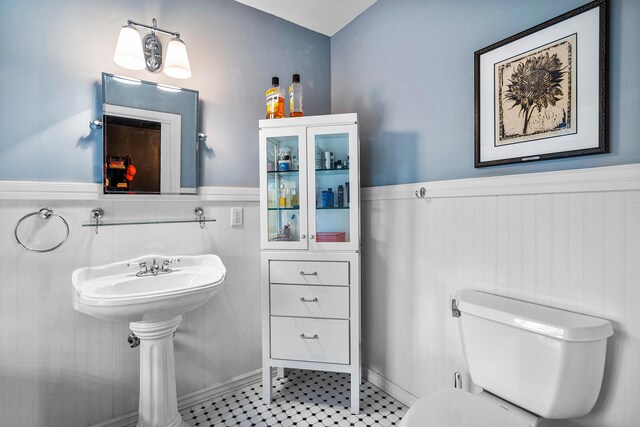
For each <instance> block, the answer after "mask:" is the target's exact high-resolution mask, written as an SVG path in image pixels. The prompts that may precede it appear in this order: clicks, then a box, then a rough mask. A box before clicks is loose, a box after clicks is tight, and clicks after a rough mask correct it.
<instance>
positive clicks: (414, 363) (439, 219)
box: [362, 165, 640, 427]
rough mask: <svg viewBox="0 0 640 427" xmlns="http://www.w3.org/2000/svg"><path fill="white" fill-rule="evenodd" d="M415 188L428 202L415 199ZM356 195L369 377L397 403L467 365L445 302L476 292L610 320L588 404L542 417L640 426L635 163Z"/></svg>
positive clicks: (639, 181)
mask: <svg viewBox="0 0 640 427" xmlns="http://www.w3.org/2000/svg"><path fill="white" fill-rule="evenodd" d="M421 186H424V187H425V188H426V190H427V195H428V196H429V199H427V200H420V199H416V197H415V195H414V192H415V190H417V189H418V188H420V187H421ZM362 199H363V209H362V212H363V218H362V238H363V249H362V267H363V268H362V271H363V277H362V316H363V318H362V325H363V338H362V339H363V343H362V346H363V364H364V365H366V366H367V367H368V369H370V370H371V371H373V373H374V375H371V374H370V375H369V376H370V377H375V378H378V379H379V380H380V381H378V382H379V383H381V385H385V383H387V388H388V389H389V390H390V391H391V392H392V393H393V391H392V389H393V388H396V389H397V390H400V391H401V393H400V394H401V395H402V396H397V397H399V398H403V400H405V401H407V400H412V396H411V395H413V396H416V397H421V396H424V395H426V394H428V393H432V392H434V391H436V390H439V389H442V388H447V387H453V373H454V372H455V371H460V372H463V373H465V372H466V368H465V364H464V361H463V357H462V352H461V351H462V350H461V346H460V342H459V336H458V329H457V323H456V320H455V319H454V318H452V317H451V310H450V302H451V297H452V296H453V294H454V293H455V292H456V291H457V290H458V289H462V288H475V289H481V290H486V291H488V292H492V293H496V294H501V295H506V296H509V297H513V298H520V299H523V300H527V301H532V302H536V303H540V304H545V305H549V306H554V307H558V308H562V309H566V310H571V311H576V312H580V313H585V314H590V315H594V316H598V317H603V318H606V319H609V320H610V321H611V322H612V323H613V326H614V330H615V335H614V336H613V337H612V338H610V339H609V343H608V352H607V364H606V372H605V378H604V383H603V387H602V391H601V394H600V398H599V400H598V402H597V404H596V406H595V408H594V410H593V411H592V413H591V414H589V415H587V416H585V417H583V418H581V419H579V420H567V421H545V423H546V424H544V425H547V426H554V427H555V426H566V427H569V426H578V425H579V426H593V427H596V426H597V427H602V426H607V427H631V426H638V425H640V405H638V402H639V401H640V362H639V361H640V165H630V166H618V167H611V168H596V169H583V170H580V171H566V172H550V173H541V174H527V175H518V176H510V177H496V178H482V179H478V180H472V179H471V180H457V181H445V182H431V183H422V184H412V185H399V186H392V187H376V188H371V189H363V192H362ZM375 374H377V376H376V375H375ZM375 378H374V379H375ZM465 379H466V382H467V386H468V377H467V378H465ZM389 382H391V383H392V384H389ZM408 403H411V402H408Z"/></svg>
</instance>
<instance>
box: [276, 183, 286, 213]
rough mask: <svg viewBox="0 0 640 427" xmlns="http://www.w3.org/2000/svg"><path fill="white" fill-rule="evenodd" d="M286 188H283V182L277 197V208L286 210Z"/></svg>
mask: <svg viewBox="0 0 640 427" xmlns="http://www.w3.org/2000/svg"><path fill="white" fill-rule="evenodd" d="M286 193H287V187H285V186H284V182H281V183H280V194H279V195H278V207H279V208H286V207H287V196H286Z"/></svg>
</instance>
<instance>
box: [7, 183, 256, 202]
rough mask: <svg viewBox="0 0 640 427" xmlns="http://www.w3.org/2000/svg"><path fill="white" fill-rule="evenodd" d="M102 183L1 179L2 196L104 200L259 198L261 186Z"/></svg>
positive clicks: (244, 200) (241, 199)
mask: <svg viewBox="0 0 640 427" xmlns="http://www.w3.org/2000/svg"><path fill="white" fill-rule="evenodd" d="M101 191H102V185H101V184H99V183H82V182H53V181H2V180H0V200H105V201H123V200H128V201H137V202H139V201H168V202H176V201H199V200H204V201H218V202H226V201H229V202H235V201H238V202H258V201H259V199H260V189H259V188H258V187H212V186H203V187H198V193H197V194H193V195H191V194H181V195H150V194H138V195H135V197H132V196H130V195H129V196H127V195H103V194H101Z"/></svg>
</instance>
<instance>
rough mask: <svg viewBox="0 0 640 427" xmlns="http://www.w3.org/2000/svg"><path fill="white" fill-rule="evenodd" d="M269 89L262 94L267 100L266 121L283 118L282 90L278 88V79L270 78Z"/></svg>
mask: <svg viewBox="0 0 640 427" xmlns="http://www.w3.org/2000/svg"><path fill="white" fill-rule="evenodd" d="M271 86H272V87H271V88H270V89H268V90H267V91H266V92H265V93H264V94H265V96H266V98H267V119H282V118H284V95H285V93H284V89H282V88H281V87H280V79H279V78H278V77H276V76H274V77H272V78H271Z"/></svg>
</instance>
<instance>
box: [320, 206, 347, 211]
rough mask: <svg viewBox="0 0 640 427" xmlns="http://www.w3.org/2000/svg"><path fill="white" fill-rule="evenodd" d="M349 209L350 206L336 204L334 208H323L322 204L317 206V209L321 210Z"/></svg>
mask: <svg viewBox="0 0 640 427" xmlns="http://www.w3.org/2000/svg"><path fill="white" fill-rule="evenodd" d="M348 209H349V206H340V207H338V206H335V207H332V208H321V207H320V206H318V207H316V210H319V211H332V210H333V211H339V210H348Z"/></svg>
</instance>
